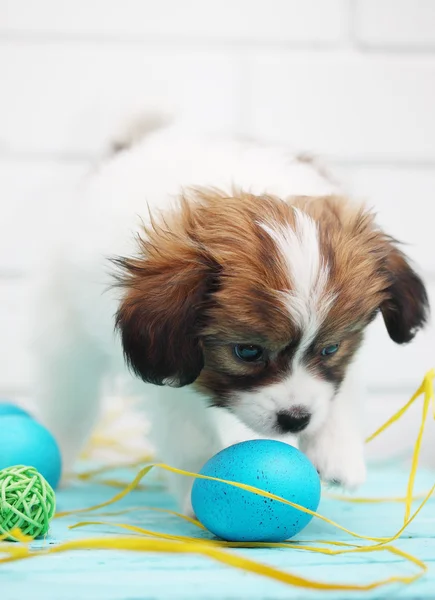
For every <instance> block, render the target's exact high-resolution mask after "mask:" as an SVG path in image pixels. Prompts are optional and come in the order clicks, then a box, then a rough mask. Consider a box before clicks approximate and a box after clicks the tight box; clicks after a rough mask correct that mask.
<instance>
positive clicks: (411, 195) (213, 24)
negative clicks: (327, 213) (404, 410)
mask: <svg viewBox="0 0 435 600" xmlns="http://www.w3.org/2000/svg"><path fill="white" fill-rule="evenodd" d="M141 104H144V105H147V106H149V105H154V106H155V105H159V104H161V105H162V106H165V107H169V108H171V109H172V110H176V112H177V113H178V114H179V115H180V117H181V119H182V120H183V121H184V122H185V124H186V126H188V127H192V128H195V129H199V130H204V131H210V132H228V133H236V134H242V135H248V136H255V137H258V138H262V139H267V140H272V141H279V142H284V143H285V144H287V145H288V147H289V148H294V149H296V150H298V151H300V150H304V151H310V152H314V153H315V154H318V155H320V156H322V157H324V158H325V159H327V161H329V162H330V163H331V164H332V166H333V169H332V170H333V171H334V170H335V173H336V175H337V177H338V178H339V179H340V180H342V181H343V182H344V183H345V184H346V185H348V187H349V189H350V190H351V191H353V192H354V193H355V194H357V195H358V196H362V197H365V198H367V200H368V202H369V203H370V204H372V205H373V206H375V207H376V208H377V210H378V212H379V219H380V222H381V223H382V225H383V226H384V227H385V228H386V229H387V230H388V232H389V233H391V234H392V235H394V236H397V237H398V238H399V239H401V240H404V241H406V242H407V243H408V244H409V246H408V248H407V251H408V253H409V254H410V256H412V258H414V259H415V260H416V262H417V264H418V266H419V268H420V270H421V272H422V274H423V276H424V277H425V279H426V281H427V283H428V286H429V291H430V294H431V297H432V302H434V301H435V244H434V242H433V237H432V236H433V231H434V227H433V220H434V217H435V0H353V1H352V0H267V1H266V0H219V1H218V0H0V202H1V211H0V395H1V396H6V397H12V398H22V397H29V395H30V396H31V383H32V376H31V366H32V365H31V362H32V361H31V358H30V355H29V352H28V349H27V342H26V337H27V334H28V329H29V323H28V297H29V284H28V274H29V272H31V270H32V268H33V266H34V265H35V264H36V261H37V259H38V256H39V255H40V252H41V250H42V249H43V248H44V242H45V239H46V232H47V231H48V230H49V228H50V224H51V222H52V221H53V216H52V215H53V214H54V212H55V211H57V210H62V193H61V190H63V189H65V186H70V185H73V184H74V182H76V181H77V179H78V178H79V177H80V175H81V174H82V173H83V171H84V170H85V169H86V167H87V166H88V165H89V162H90V161H91V160H92V158H94V157H96V156H97V154H98V151H99V150H100V149H101V144H102V141H103V139H104V136H105V134H106V132H107V128H108V126H109V124H110V123H112V122H114V121H116V119H117V118H118V117H119V115H121V114H124V113H125V110H126V109H127V108H130V107H132V106H139V105H141ZM361 293H364V288H363V286H362V290H361ZM365 365H366V377H367V382H368V385H369V388H370V391H371V395H370V399H369V403H368V414H369V423H368V428H369V429H370V428H372V427H373V426H374V425H375V424H376V423H379V422H380V421H382V420H383V419H384V418H385V417H387V416H389V415H390V414H391V412H392V411H393V409H394V408H395V407H397V406H399V405H400V404H403V403H404V401H405V400H406V399H407V397H408V395H409V394H410V393H411V392H412V390H413V389H414V388H416V387H417V386H418V384H419V382H420V380H421V378H422V376H423V374H424V373H425V371H426V370H427V369H428V368H429V367H431V366H435V328H434V327H433V326H432V325H431V326H430V327H429V328H428V329H427V331H426V332H425V333H424V334H421V335H420V336H419V337H418V339H417V341H416V342H415V343H414V344H412V345H410V346H409V347H406V348H400V347H395V346H394V344H393V343H392V342H391V341H390V340H389V339H388V337H387V335H386V333H385V331H384V328H383V326H382V323H381V322H379V323H377V324H375V326H374V327H373V329H372V331H371V332H370V335H369V336H368V342H367V345H366V348H365ZM416 423H417V412H414V414H413V415H412V416H411V417H410V418H409V419H408V420H407V421H404V422H403V423H402V424H401V425H398V426H397V427H396V429H395V430H394V431H392V432H391V434H388V435H386V436H385V437H384V438H383V441H381V442H380V443H379V444H378V445H377V446H376V452H377V453H378V455H380V456H388V455H390V454H391V453H392V452H396V451H397V450H400V451H403V450H405V451H406V450H407V449H409V447H410V444H411V441H412V439H413V437H414V436H415V431H416V429H415V428H416ZM434 431H435V430H432V432H431V435H432V442H430V443H429V444H427V445H426V452H427V453H428V454H432V455H435V433H434ZM433 462H434V464H435V460H434V461H433Z"/></svg>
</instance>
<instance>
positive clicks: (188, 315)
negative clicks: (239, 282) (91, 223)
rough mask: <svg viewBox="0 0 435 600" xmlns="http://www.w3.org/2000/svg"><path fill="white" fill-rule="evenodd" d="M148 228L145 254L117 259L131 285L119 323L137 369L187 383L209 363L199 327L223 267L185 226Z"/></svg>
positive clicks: (125, 283) (158, 380)
mask: <svg viewBox="0 0 435 600" xmlns="http://www.w3.org/2000/svg"><path fill="white" fill-rule="evenodd" d="M147 234H148V235H147V237H146V239H145V238H144V239H140V246H141V256H140V257H139V258H136V259H116V260H115V261H114V262H115V263H116V264H117V265H118V267H120V268H121V270H122V274H121V276H120V277H118V282H119V283H120V284H121V286H122V287H123V289H124V290H125V296H124V298H123V300H122V301H121V304H120V307H119V310H118V312H117V315H116V327H117V329H118V330H119V331H120V333H121V338H122V345H123V349H124V356H125V359H126V362H127V363H128V365H129V366H130V368H131V369H132V370H133V371H134V372H135V373H136V375H138V376H139V377H141V378H142V379H143V380H144V381H146V382H150V383H154V384H157V385H170V386H174V387H181V386H183V385H187V384H189V383H192V382H193V381H194V380H195V379H196V378H197V377H198V375H199V373H200V372H201V370H202V368H203V366H204V359H203V353H202V348H201V343H200V339H199V333H200V330H201V327H202V325H204V322H205V312H206V309H207V307H208V306H209V305H210V303H211V296H212V292H213V291H214V290H215V289H216V286H217V281H218V274H219V268H218V267H217V265H216V264H214V263H213V261H212V260H211V259H210V258H209V257H208V256H207V254H206V253H205V252H204V250H203V249H202V248H201V247H200V245H199V244H197V242H196V241H195V240H194V239H193V238H192V237H190V236H189V235H188V234H187V233H186V232H185V231H173V230H170V229H167V228H165V229H163V228H158V227H156V226H155V225H154V226H153V228H152V229H151V230H150V231H148V232H147Z"/></svg>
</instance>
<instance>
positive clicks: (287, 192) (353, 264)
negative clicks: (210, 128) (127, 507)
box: [37, 129, 428, 511]
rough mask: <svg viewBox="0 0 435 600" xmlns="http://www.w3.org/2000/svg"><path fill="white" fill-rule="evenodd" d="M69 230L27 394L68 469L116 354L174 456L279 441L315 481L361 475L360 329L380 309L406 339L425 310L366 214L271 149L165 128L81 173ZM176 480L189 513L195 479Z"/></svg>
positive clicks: (44, 305) (408, 272) (195, 459)
mask: <svg viewBox="0 0 435 600" xmlns="http://www.w3.org/2000/svg"><path fill="white" fill-rule="evenodd" d="M121 146H122V144H121ZM61 236H62V238H63V239H62V241H61V243H60V245H59V247H58V249H57V250H56V252H55V253H54V256H55V258H54V259H53V260H52V261H51V263H50V265H47V268H46V272H47V273H48V277H46V278H45V281H44V283H43V284H42V285H41V294H40V303H39V304H38V328H39V334H38V336H37V337H38V339H39V342H40V348H39V352H38V354H39V357H40V364H39V369H38V390H37V391H38V402H39V406H40V410H41V414H42V417H43V419H44V420H45V422H46V423H47V425H48V426H49V427H51V428H52V430H53V432H54V433H55V435H56V436H57V437H58V440H59V443H60V445H61V448H62V451H63V455H64V460H65V465H66V468H68V467H69V466H70V465H71V463H72V461H73V460H74V458H75V457H76V456H77V453H78V451H79V449H80V447H81V446H82V444H83V442H84V440H85V439H86V437H87V436H88V435H89V432H90V430H91V428H92V426H93V425H94V421H95V418H96V416H97V414H98V401H99V396H100V394H101V388H102V383H103V381H104V380H105V379H106V378H107V377H108V376H112V375H116V374H118V373H121V372H122V371H123V366H124V360H123V356H124V357H125V359H126V362H127V363H128V365H129V367H130V370H131V371H132V372H133V373H134V374H135V375H137V376H138V377H137V378H136V379H133V378H131V379H130V380H129V384H132V385H133V386H134V389H135V392H136V393H139V394H141V395H142V396H143V398H144V400H145V401H146V406H147V410H148V412H149V414H150V415H151V418H152V421H153V424H152V437H153V440H154V442H155V444H156V447H157V451H158V454H159V458H160V459H162V460H164V461H166V462H168V463H170V464H172V465H173V466H176V467H180V468H183V469H187V470H190V471H197V470H198V469H199V468H200V467H201V466H202V464H203V463H204V462H205V461H206V460H207V459H208V458H210V457H211V456H212V455H213V454H214V453H216V452H217V451H219V450H220V449H222V448H223V447H225V446H226V445H228V444H230V443H233V442H235V441H238V440H240V439H246V438H252V437H258V436H263V437H269V438H270V437H280V438H281V439H284V440H288V441H289V443H294V442H295V441H297V442H298V443H299V446H300V447H301V448H302V450H303V451H304V452H306V454H307V455H308V456H309V457H310V458H311V460H312V461H313V462H314V464H315V466H316V467H317V469H318V470H319V472H320V474H321V476H322V478H323V479H324V480H326V481H330V482H339V483H341V484H342V485H343V486H345V487H347V488H353V487H355V486H357V485H358V484H360V483H361V482H362V481H363V480H364V478H365V463H364V450H363V442H362V437H361V435H362V434H361V432H360V430H359V429H360V428H359V424H360V423H359V422H360V416H359V412H358V404H359V401H360V400H359V398H360V396H361V392H362V388H361V386H360V384H359V383H358V381H357V379H356V374H355V370H356V366H355V361H354V359H355V357H356V354H357V351H358V348H359V347H360V344H361V342H362V340H363V336H364V330H365V328H366V327H367V325H368V324H369V323H370V322H371V321H372V320H373V319H374V318H375V317H376V315H377V314H378V313H381V315H382V318H383V319H384V322H385V325H386V328H387V331H388V334H389V336H390V337H391V339H392V340H393V341H394V342H396V343H399V344H403V343H407V342H409V341H410V340H411V339H412V338H413V337H414V335H415V333H416V331H417V330H418V329H419V328H420V327H421V326H422V325H423V324H424V322H425V319H426V314H427V309H428V304H427V296H426V292H425V288H424V285H423V283H422V281H421V279H420V278H419V277H418V275H417V274H416V273H415V272H414V270H413V269H412V268H411V266H410V265H409V263H408V261H407V260H406V258H405V256H404V255H403V254H402V252H401V251H400V250H399V249H398V247H397V245H396V244H395V243H394V241H393V240H392V239H391V238H390V237H389V236H388V235H387V234H385V233H384V232H383V231H381V230H380V229H379V228H378V227H377V225H376V223H375V220H374V216H373V215H372V214H371V213H370V212H369V211H367V210H366V209H365V208H364V207H362V206H361V205H360V204H354V203H352V202H351V201H350V200H349V199H347V198H344V197H341V196H339V195H336V193H335V192H334V189H333V188H332V186H331V185H330V184H329V183H328V182H327V181H325V180H324V179H322V177H321V176H320V175H319V174H318V173H316V172H315V170H314V169H313V168H312V166H311V165H309V164H307V163H306V162H301V161H298V160H297V159H295V158H292V157H290V156H288V155H287V154H286V153H285V152H284V151H283V150H282V149H280V148H269V147H263V146H260V145H254V144H248V143H242V142H237V141H222V140H202V139H189V138H186V137H185V136H183V135H180V134H177V132H176V131H171V130H170V129H168V130H166V129H162V130H160V131H157V132H153V133H150V134H149V135H148V136H145V137H144V138H143V139H142V140H140V141H137V142H136V143H135V144H134V145H132V146H131V147H126V148H125V149H123V150H122V151H121V152H118V153H117V154H116V155H115V156H113V157H112V158H111V159H109V160H107V161H106V162H105V164H103V165H102V166H101V167H100V168H99V169H98V171H96V172H95V173H93V174H92V175H91V176H90V177H89V178H88V179H87V180H86V181H85V183H84V187H83V189H82V190H81V193H80V196H79V199H78V200H77V202H76V203H75V204H74V210H73V212H72V214H71V215H70V216H69V217H68V219H67V222H66V224H65V228H64V229H63V230H62V234H61ZM109 260H110V263H109ZM113 284H115V285H113ZM115 324H116V329H117V332H118V334H119V335H118V336H116V335H114V332H113V328H114V325H115ZM337 345H338V349H337ZM170 483H171V486H172V489H173V491H174V492H175V493H176V494H177V495H178V497H179V500H180V502H181V504H182V506H183V507H184V510H186V511H189V510H190V503H189V495H190V494H189V492H190V485H191V482H190V480H187V479H186V478H181V477H179V478H174V479H173V480H171V482H170Z"/></svg>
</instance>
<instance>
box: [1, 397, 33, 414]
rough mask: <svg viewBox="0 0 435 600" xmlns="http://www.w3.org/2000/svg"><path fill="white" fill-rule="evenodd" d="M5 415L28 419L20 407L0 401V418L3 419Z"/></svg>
mask: <svg viewBox="0 0 435 600" xmlns="http://www.w3.org/2000/svg"><path fill="white" fill-rule="evenodd" d="M6 415H22V416H23V417H30V415H29V413H28V412H26V411H25V410H24V409H23V408H21V407H20V406H17V405H16V404H10V403H9V402H6V401H4V400H0V417H4V416H6Z"/></svg>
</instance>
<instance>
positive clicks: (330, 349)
mask: <svg viewBox="0 0 435 600" xmlns="http://www.w3.org/2000/svg"><path fill="white" fill-rule="evenodd" d="M339 347H340V344H331V345H330V346H325V347H324V348H323V349H322V351H321V353H320V354H321V355H322V356H331V355H332V354H335V353H336V352H337V350H338V349H339Z"/></svg>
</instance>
